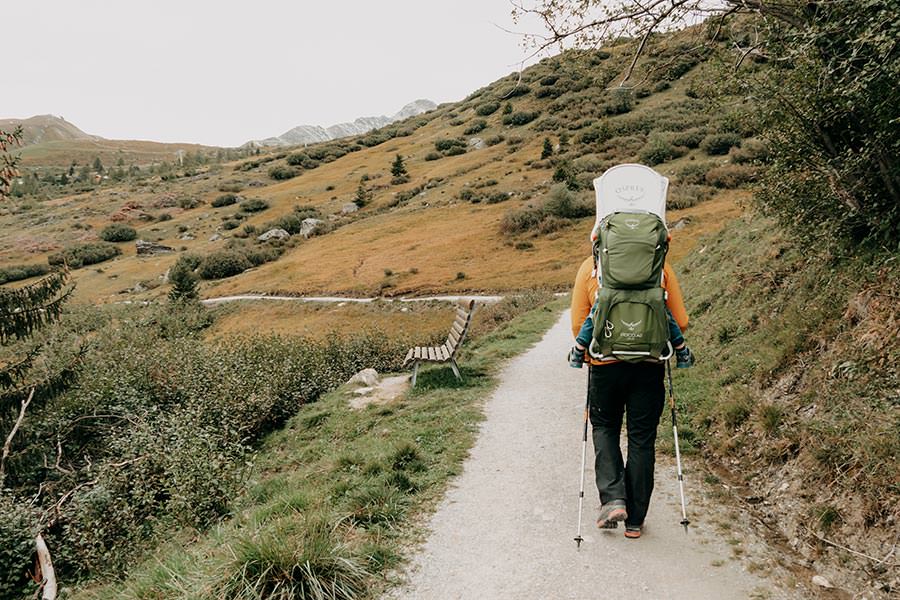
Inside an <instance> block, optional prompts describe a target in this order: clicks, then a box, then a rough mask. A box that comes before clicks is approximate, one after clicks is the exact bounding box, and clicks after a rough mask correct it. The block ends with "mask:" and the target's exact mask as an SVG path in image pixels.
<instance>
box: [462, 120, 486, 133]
mask: <svg viewBox="0 0 900 600" xmlns="http://www.w3.org/2000/svg"><path fill="white" fill-rule="evenodd" d="M486 128H487V121H485V120H484V119H476V120H475V121H472V122H471V123H469V126H468V127H466V130H465V131H463V133H464V134H465V135H475V134H476V133H478V132H480V131H484V130H485V129H486Z"/></svg>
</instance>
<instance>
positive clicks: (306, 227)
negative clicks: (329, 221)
mask: <svg viewBox="0 0 900 600" xmlns="http://www.w3.org/2000/svg"><path fill="white" fill-rule="evenodd" d="M324 224H325V221H323V220H322V219H313V218H309V219H303V222H302V223H300V235H302V236H303V237H305V238H308V237H309V236H311V235H313V234H314V233H315V232H316V231H318V230H319V228H321V227H322V225H324Z"/></svg>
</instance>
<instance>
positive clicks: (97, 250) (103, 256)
mask: <svg viewBox="0 0 900 600" xmlns="http://www.w3.org/2000/svg"><path fill="white" fill-rule="evenodd" d="M120 254H122V250H121V249H120V248H119V247H118V246H116V245H115V244H113V243H111V242H93V243H85V244H76V245H74V246H69V247H68V248H65V249H64V250H62V251H61V252H56V253H54V254H51V255H50V256H48V257H47V262H48V263H50V264H51V265H54V266H57V265H63V264H66V265H68V266H69V268H72V269H78V268H80V267H84V266H87V265H94V264H97V263H101V262H103V261H107V260H109V259H111V258H114V257H116V256H118V255H120Z"/></svg>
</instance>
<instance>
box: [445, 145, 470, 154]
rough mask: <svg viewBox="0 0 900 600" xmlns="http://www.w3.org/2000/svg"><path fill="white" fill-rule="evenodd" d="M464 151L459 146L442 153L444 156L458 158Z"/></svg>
mask: <svg viewBox="0 0 900 600" xmlns="http://www.w3.org/2000/svg"><path fill="white" fill-rule="evenodd" d="M465 153H466V149H465V148H464V147H461V146H453V147H452V148H450V149H449V150H446V151H445V152H444V156H459V155H460V154H465Z"/></svg>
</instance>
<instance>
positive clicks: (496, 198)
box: [484, 192, 510, 204]
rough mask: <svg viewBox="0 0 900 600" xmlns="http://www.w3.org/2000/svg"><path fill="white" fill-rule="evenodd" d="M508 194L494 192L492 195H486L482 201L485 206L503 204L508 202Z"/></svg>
mask: <svg viewBox="0 0 900 600" xmlns="http://www.w3.org/2000/svg"><path fill="white" fill-rule="evenodd" d="M509 196H510V194H509V192H494V193H493V194H490V195H488V196H487V197H485V199H484V203H485V204H499V203H500V202H505V201H507V200H509Z"/></svg>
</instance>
